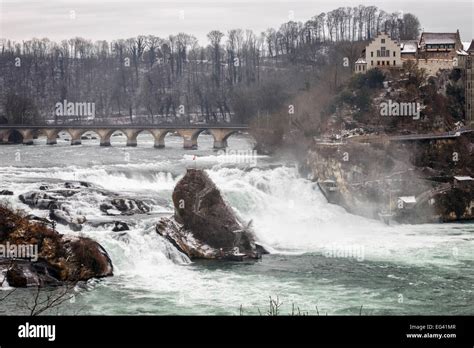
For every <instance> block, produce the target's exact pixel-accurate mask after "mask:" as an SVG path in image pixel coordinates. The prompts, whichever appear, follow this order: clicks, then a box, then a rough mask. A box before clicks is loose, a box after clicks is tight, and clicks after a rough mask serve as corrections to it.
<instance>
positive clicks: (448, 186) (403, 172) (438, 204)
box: [304, 139, 474, 223]
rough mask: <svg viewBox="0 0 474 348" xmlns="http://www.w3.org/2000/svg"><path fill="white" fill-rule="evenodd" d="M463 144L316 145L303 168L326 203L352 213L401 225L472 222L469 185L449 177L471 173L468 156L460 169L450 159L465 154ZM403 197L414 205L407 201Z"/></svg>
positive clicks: (473, 191)
mask: <svg viewBox="0 0 474 348" xmlns="http://www.w3.org/2000/svg"><path fill="white" fill-rule="evenodd" d="M465 141H467V139H464V140H463V139H461V140H458V141H457V142H451V143H449V142H437V143H436V144H434V145H433V144H431V143H427V144H425V143H422V144H395V143H387V144H377V143H373V144H370V143H367V144H363V143H357V142H352V143H351V142H348V143H342V144H334V143H333V144H331V143H315V144H313V145H312V147H311V148H310V149H309V151H308V154H307V156H306V163H305V165H304V169H305V171H306V172H307V173H308V176H309V177H310V178H312V179H313V180H314V181H317V182H318V184H319V186H320V188H321V191H322V192H323V193H324V195H325V196H326V198H327V199H328V201H329V202H330V203H336V204H339V205H341V206H343V207H344V208H345V209H346V210H347V211H349V212H351V213H353V214H358V215H362V216H366V217H369V218H374V219H379V218H380V217H381V216H388V215H390V219H391V220H395V221H398V222H400V223H426V222H452V221H460V220H473V219H474V181H469V180H467V181H464V182H463V183H458V184H456V183H455V178H454V177H455V176H460V175H461V176H469V175H472V174H471V173H472V164H473V163H472V162H470V161H472V160H471V157H472V156H469V155H464V156H462V157H463V160H462V161H463V162H462V163H461V164H460V165H458V164H457V163H456V164H455V165H453V164H452V163H453V161H451V159H450V158H451V157H452V156H453V153H457V152H456V151H459V153H463V154H470V150H469V146H464V145H463V143H462V142H465ZM460 149H462V151H461V150H460ZM471 153H472V151H471ZM408 154H409V155H408ZM450 156H451V157H450ZM326 186H327V188H326ZM408 197H410V199H412V200H413V201H414V203H406V199H407V198H408ZM404 202H405V203H404Z"/></svg>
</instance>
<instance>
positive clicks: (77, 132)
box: [67, 129, 85, 145]
mask: <svg viewBox="0 0 474 348" xmlns="http://www.w3.org/2000/svg"><path fill="white" fill-rule="evenodd" d="M67 132H68V133H69V135H70V136H71V145H81V144H82V141H81V136H82V134H84V133H85V130H84V129H68V130H67Z"/></svg>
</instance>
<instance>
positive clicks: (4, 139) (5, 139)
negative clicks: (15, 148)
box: [0, 129, 12, 144]
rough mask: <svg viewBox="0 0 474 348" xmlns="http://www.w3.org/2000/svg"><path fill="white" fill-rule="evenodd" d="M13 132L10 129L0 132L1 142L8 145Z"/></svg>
mask: <svg viewBox="0 0 474 348" xmlns="http://www.w3.org/2000/svg"><path fill="white" fill-rule="evenodd" d="M11 132H12V131H11V130H10V129H2V130H0V142H1V143H5V144H6V143H8V139H9V138H10V134H11Z"/></svg>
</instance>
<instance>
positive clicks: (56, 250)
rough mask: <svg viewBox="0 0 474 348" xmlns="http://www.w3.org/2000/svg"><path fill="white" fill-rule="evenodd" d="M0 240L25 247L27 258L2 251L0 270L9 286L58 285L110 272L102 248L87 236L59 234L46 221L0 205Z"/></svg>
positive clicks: (4, 243) (106, 256)
mask: <svg viewBox="0 0 474 348" xmlns="http://www.w3.org/2000/svg"><path fill="white" fill-rule="evenodd" d="M0 244H1V245H2V246H3V247H2V250H5V249H6V248H7V247H8V248H11V247H12V246H13V247H14V248H18V247H22V248H23V250H25V249H26V248H28V249H27V250H29V253H27V255H23V256H28V257H27V258H11V257H8V255H5V254H3V255H2V258H0V270H2V271H3V273H5V275H6V279H7V281H8V282H9V284H10V285H11V286H18V287H25V286H45V285H59V284H62V283H64V282H76V281H84V280H88V279H90V278H95V277H98V278H100V277H107V276H111V275H113V266H112V262H111V260H110V258H109V256H108V254H107V252H106V251H105V250H104V248H103V247H102V246H101V245H100V244H98V243H97V242H95V241H93V240H92V239H90V238H84V237H74V236H65V235H62V234H60V233H58V232H56V231H55V230H53V229H52V228H50V227H49V226H48V224H47V223H46V222H42V221H30V220H29V219H28V218H27V217H26V216H24V215H23V214H22V213H20V212H13V211H12V210H11V209H9V208H7V207H4V206H0Z"/></svg>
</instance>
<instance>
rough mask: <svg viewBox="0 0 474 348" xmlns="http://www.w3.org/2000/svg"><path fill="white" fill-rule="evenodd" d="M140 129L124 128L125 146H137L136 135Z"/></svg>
mask: <svg viewBox="0 0 474 348" xmlns="http://www.w3.org/2000/svg"><path fill="white" fill-rule="evenodd" d="M141 131H142V130H141V129H124V130H123V132H124V133H125V135H126V136H127V146H132V147H135V146H137V136H138V134H139V133H140V132H141Z"/></svg>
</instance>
